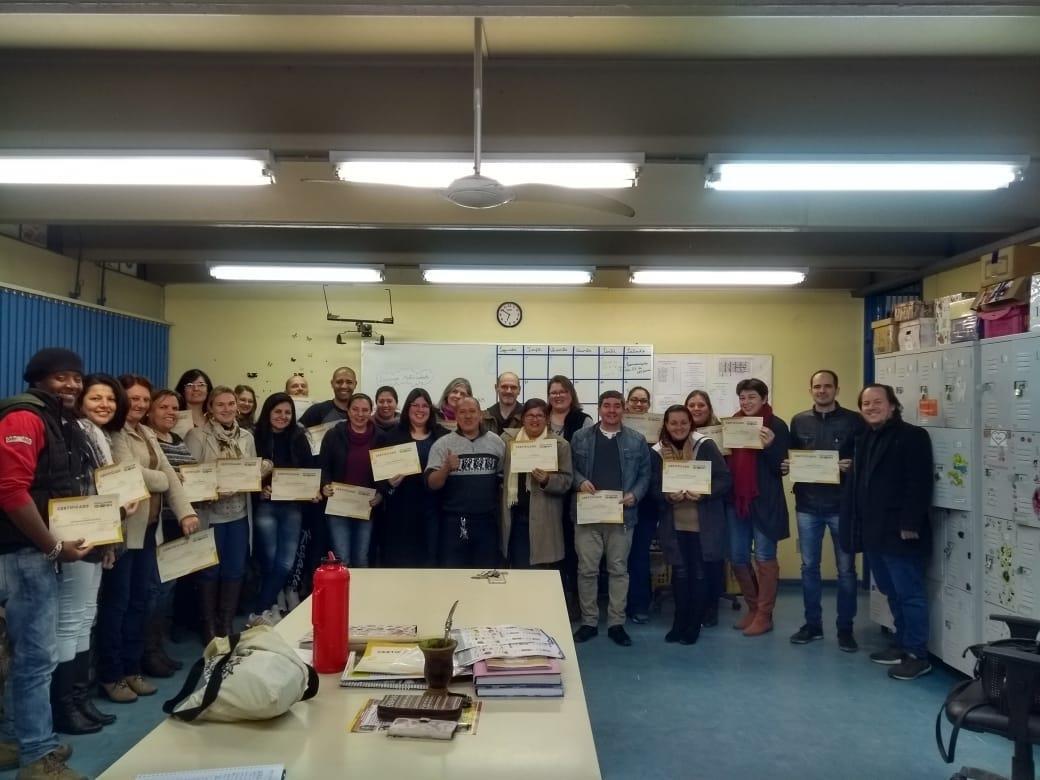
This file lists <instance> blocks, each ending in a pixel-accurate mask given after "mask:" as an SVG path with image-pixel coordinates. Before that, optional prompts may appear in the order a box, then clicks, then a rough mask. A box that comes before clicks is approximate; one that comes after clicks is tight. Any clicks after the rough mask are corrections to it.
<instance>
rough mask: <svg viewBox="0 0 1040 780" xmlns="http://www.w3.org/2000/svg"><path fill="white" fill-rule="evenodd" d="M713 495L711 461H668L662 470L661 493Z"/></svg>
mask: <svg viewBox="0 0 1040 780" xmlns="http://www.w3.org/2000/svg"><path fill="white" fill-rule="evenodd" d="M680 490H686V491H688V492H690V493H697V494H698V495H702V496H707V495H710V494H711V461H710V460H666V461H664V469H663V470H662V480H661V492H662V493H678V492H679V491H680Z"/></svg>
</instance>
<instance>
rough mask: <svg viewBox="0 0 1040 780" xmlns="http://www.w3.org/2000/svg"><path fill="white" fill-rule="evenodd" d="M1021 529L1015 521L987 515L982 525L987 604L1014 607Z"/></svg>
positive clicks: (983, 577) (983, 579) (1005, 607)
mask: <svg viewBox="0 0 1040 780" xmlns="http://www.w3.org/2000/svg"><path fill="white" fill-rule="evenodd" d="M1017 536H1018V534H1017V529H1016V527H1015V523H1014V521H1013V520H1003V519H1001V518H997V517H987V518H985V520H984V521H983V526H982V598H983V600H984V601H986V603H987V604H992V605H993V606H995V607H1003V608H1004V609H1006V610H1008V611H1011V610H1013V609H1014V607H1013V604H1014V568H1013V563H1014V551H1015V540H1016V538H1017Z"/></svg>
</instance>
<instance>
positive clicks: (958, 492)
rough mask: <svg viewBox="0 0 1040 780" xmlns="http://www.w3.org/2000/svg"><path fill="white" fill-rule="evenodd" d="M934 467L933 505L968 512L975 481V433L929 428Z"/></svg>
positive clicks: (962, 430)
mask: <svg viewBox="0 0 1040 780" xmlns="http://www.w3.org/2000/svg"><path fill="white" fill-rule="evenodd" d="M928 435H929V436H930V437H931V440H932V459H933V461H934V465H935V492H934V494H933V496H932V505H933V506H942V507H946V508H947V509H971V507H972V496H973V489H974V482H975V470H976V466H975V463H974V459H975V456H974V448H973V446H972V444H973V442H974V439H975V433H974V432H972V431H970V430H967V429H964V428H929V429H928Z"/></svg>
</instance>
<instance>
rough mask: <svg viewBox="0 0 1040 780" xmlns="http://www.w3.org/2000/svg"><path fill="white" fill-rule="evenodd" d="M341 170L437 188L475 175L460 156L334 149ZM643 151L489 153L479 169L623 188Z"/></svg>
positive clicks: (523, 180)
mask: <svg viewBox="0 0 1040 780" xmlns="http://www.w3.org/2000/svg"><path fill="white" fill-rule="evenodd" d="M329 159H330V160H331V161H332V162H333V163H334V164H335V166H336V175H337V176H338V177H339V178H340V179H342V180H343V181H349V182H354V183H356V184H393V185H399V186H404V187H424V188H430V189H437V188H443V187H447V186H448V185H449V184H451V183H452V182H453V181H455V180H456V179H459V178H462V177H463V176H470V175H472V174H473V160H472V159H470V158H467V157H463V156H461V155H452V156H444V155H422V154H416V155H407V154H389V153H353V152H350V153H348V152H333V153H331V154H330V155H329ZM642 163H643V155H570V156H539V155H485V156H484V159H483V161H482V163H481V166H480V172H481V174H483V175H484V176H489V177H490V178H492V179H495V180H496V181H498V182H500V183H501V184H503V185H505V186H507V187H510V186H513V185H516V184H551V185H554V186H557V187H570V188H572V189H593V190H618V189H629V188H631V187H634V186H635V185H636V180H637V179H638V177H639V166H640V165H642Z"/></svg>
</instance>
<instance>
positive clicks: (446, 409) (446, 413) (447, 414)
mask: <svg viewBox="0 0 1040 780" xmlns="http://www.w3.org/2000/svg"><path fill="white" fill-rule="evenodd" d="M441 417H443V418H444V419H445V420H454V419H455V410H454V409H452V408H451V407H450V406H448V404H447V402H445V403H443V404H441Z"/></svg>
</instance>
